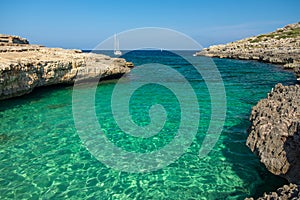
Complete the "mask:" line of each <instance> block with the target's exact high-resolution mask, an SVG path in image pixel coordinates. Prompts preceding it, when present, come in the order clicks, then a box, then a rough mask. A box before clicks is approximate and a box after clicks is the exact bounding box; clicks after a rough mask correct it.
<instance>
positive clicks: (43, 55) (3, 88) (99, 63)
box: [0, 35, 132, 99]
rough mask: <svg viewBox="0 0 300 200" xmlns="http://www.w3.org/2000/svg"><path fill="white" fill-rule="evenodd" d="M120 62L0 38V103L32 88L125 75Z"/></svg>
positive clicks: (126, 66) (127, 66) (127, 68)
mask: <svg viewBox="0 0 300 200" xmlns="http://www.w3.org/2000/svg"><path fill="white" fill-rule="evenodd" d="M131 67H132V63H127V62H126V61H125V60H124V59H122V58H110V57H109V56H105V55H100V54H93V53H82V52H81V50H65V49H61V48H46V47H43V46H39V45H29V44H28V41H27V40H26V39H23V38H20V37H16V36H7V37H4V36H3V35H0V99H7V98H11V97H15V96H21V95H23V94H27V93H29V92H31V91H32V90H33V89H34V88H36V87H40V86H46V85H53V84H60V83H67V84H71V83H73V82H74V81H75V78H76V80H78V79H79V80H81V81H83V80H87V79H93V78H100V77H101V78H107V77H112V76H117V75H122V74H125V73H128V72H129V71H130V68H131Z"/></svg>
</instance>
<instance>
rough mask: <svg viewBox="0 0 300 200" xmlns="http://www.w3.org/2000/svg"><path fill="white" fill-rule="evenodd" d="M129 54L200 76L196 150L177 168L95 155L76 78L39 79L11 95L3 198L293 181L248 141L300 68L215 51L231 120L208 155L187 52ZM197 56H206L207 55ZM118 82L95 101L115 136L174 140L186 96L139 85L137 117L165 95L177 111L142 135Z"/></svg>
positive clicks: (194, 192) (143, 195)
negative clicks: (77, 120)
mask: <svg viewBox="0 0 300 200" xmlns="http://www.w3.org/2000/svg"><path fill="white" fill-rule="evenodd" d="M187 55H191V52H188V54H187ZM124 57H125V58H126V59H127V60H130V61H133V62H134V63H135V65H136V66H137V65H141V64H143V63H151V62H159V63H164V64H167V65H170V66H172V67H173V68H174V69H176V70H177V71H178V72H180V73H181V74H183V75H184V77H185V78H186V79H187V80H188V81H189V82H190V84H191V86H192V87H193V89H194V90H195V93H196V95H197V97H198V102H199V106H200V113H201V118H200V121H199V129H198V132H197V135H196V137H195V138H194V140H193V142H192V144H191V146H190V147H189V148H188V149H187V150H186V152H185V153H184V154H183V155H182V156H181V157H180V158H179V159H178V160H176V161H175V162H174V163H172V164H170V165H168V166H167V167H164V168H162V169H160V170H157V171H152V172H148V173H128V172H121V171H118V170H115V169H111V168H108V167H107V166H106V165H104V164H102V163H101V162H99V161H98V160H97V159H96V158H94V157H93V156H92V155H91V154H90V152H89V151H88V150H87V149H86V148H85V146H84V145H83V144H82V141H81V140H80V137H79V136H78V134H77V133H76V129H75V125H74V119H73V114H72V86H53V87H46V88H39V89H36V90H35V91H34V92H33V93H31V94H29V95H26V96H23V97H22V98H15V99H10V100H6V101H1V105H0V146H1V148H0V160H1V162H0V197H1V199H243V198H245V197H248V196H258V195H261V194H262V193H263V192H265V191H271V190H274V189H276V188H277V187H279V186H281V185H282V184H284V183H285V181H284V180H283V179H281V178H279V177H276V176H273V175H272V174H270V173H269V172H268V171H267V170H266V169H265V167H264V166H263V165H262V164H260V162H259V160H258V158H257V157H256V156H255V155H253V154H252V153H251V152H250V151H249V149H248V148H247V147H246V146H245V141H246V138H247V132H246V130H247V128H248V127H249V125H250V123H249V120H248V118H249V115H250V112H251V107H252V106H253V105H255V104H256V103H257V101H258V100H259V99H261V98H264V97H266V94H267V92H269V91H270V90H271V88H272V87H274V85H275V84H276V83H278V82H282V83H284V84H286V85H287V84H292V83H294V82H295V77H294V75H293V73H292V72H288V71H283V70H282V69H281V68H280V67H277V66H274V65H270V64H264V63H258V62H254V61H238V60H230V59H214V62H215V63H216V65H217V66H218V69H219V71H220V73H221V75H222V78H223V80H224V85H225V89H226V95H227V97H226V98H227V107H228V108H227V115H226V122H225V125H224V129H223V131H222V134H221V136H220V138H219V140H218V142H217V144H216V145H215V147H214V149H213V150H212V151H211V152H210V153H209V154H208V155H207V156H206V157H204V158H199V157H198V151H199V149H200V146H201V143H202V141H203V138H204V136H205V134H206V131H207V129H208V124H209V119H210V114H211V113H210V108H211V107H210V98H209V95H207V93H208V90H207V87H206V84H205V82H204V81H203V79H202V78H201V76H200V75H199V74H198V73H197V72H196V71H195V69H193V67H192V66H190V65H189V64H188V63H186V62H185V61H184V60H182V59H181V58H179V57H177V56H175V55H173V54H170V53H167V52H160V51H138V52H131V53H128V54H126V55H124ZM190 59H192V60H193V61H195V62H205V61H206V59H207V58H202V57H195V58H193V57H191V58H190ZM208 70H209V69H208ZM135 76H136V75H135V74H134V72H133V73H130V74H128V75H127V78H126V80H127V81H124V83H122V84H131V83H133V82H134V81H135ZM115 84H116V81H115V80H111V81H104V82H102V83H101V84H100V85H99V86H98V87H97V93H96V101H95V110H96V113H97V118H98V120H99V122H100V123H101V125H102V129H103V132H104V133H105V134H106V136H107V138H109V140H110V141H111V142H113V143H114V144H115V145H117V146H119V147H121V148H123V149H125V150H127V151H134V152H141V153H144V152H151V151H155V150H158V149H160V148H162V147H163V146H164V145H166V144H168V143H169V142H170V141H171V140H172V139H173V138H174V131H176V130H177V129H178V126H179V125H178V124H179V122H180V117H179V113H180V106H179V104H178V100H177V99H176V96H174V94H172V92H171V91H170V90H168V89H167V88H165V87H162V86H159V85H157V84H148V85H145V86H143V87H141V88H139V89H138V90H137V91H136V92H135V93H134V94H133V96H132V98H131V100H130V101H131V102H130V113H131V115H132V119H133V121H134V122H135V123H136V124H138V125H140V126H143V125H146V124H148V123H149V122H150V118H149V115H148V110H149V108H150V106H151V105H153V104H156V103H160V104H161V105H163V106H164V108H165V109H166V111H167V113H168V118H167V121H166V123H165V126H164V128H163V129H162V131H161V132H160V133H159V134H158V135H157V136H154V137H151V138H146V139H145V138H135V137H131V136H128V135H127V134H125V133H123V132H122V131H121V130H120V128H119V127H118V126H117V124H116V122H115V121H114V119H113V115H112V111H111V107H110V103H111V92H112V90H113V88H114V86H115ZM87 89H88V88H87ZM83 112H84V111H83ZM191 120H192V119H191Z"/></svg>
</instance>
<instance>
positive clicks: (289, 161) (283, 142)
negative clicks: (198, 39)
mask: <svg viewBox="0 0 300 200" xmlns="http://www.w3.org/2000/svg"><path fill="white" fill-rule="evenodd" d="M196 55H197V56H209V57H219V58H232V59H243V60H257V61H261V62H268V63H273V64H280V65H283V66H284V68H287V69H293V70H294V72H295V74H296V76H297V79H298V80H300V22H298V23H296V24H290V25H287V26H285V27H284V28H279V29H277V30H276V31H274V32H271V33H268V34H263V35H259V36H254V37H250V38H246V39H243V40H239V41H236V42H231V43H228V44H225V45H215V46H211V47H209V48H205V49H203V50H202V51H200V52H197V53H196ZM250 121H251V127H250V128H249V130H248V132H249V136H248V139H247V142H246V145H247V146H248V147H249V148H250V149H251V151H252V152H254V153H255V154H256V155H257V156H258V157H259V158H260V161H261V162H262V163H263V164H264V165H265V166H266V168H267V169H268V170H269V171H270V172H271V173H273V174H275V175H279V176H282V177H284V178H285V179H287V180H288V181H289V182H290V185H284V186H283V187H281V188H279V189H277V191H276V192H272V193H270V194H264V196H263V197H260V198H258V199H261V200H262V199H300V190H299V188H300V186H299V185H300V85H298V84H296V85H291V86H283V85H282V84H277V85H276V86H275V88H274V89H272V91H271V92H270V93H269V94H268V96H267V98H266V99H262V100H260V101H259V102H258V103H257V105H256V106H254V107H253V108H252V112H251V116H250ZM249 199H253V198H249Z"/></svg>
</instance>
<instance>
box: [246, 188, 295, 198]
mask: <svg viewBox="0 0 300 200" xmlns="http://www.w3.org/2000/svg"><path fill="white" fill-rule="evenodd" d="M264 199H265V200H269V199H272V200H289V199H290V200H298V199H300V186H299V185H295V184H290V185H284V186H283V187H281V188H278V189H277V191H276V192H271V193H269V194H266V193H265V194H264V195H263V196H262V197H259V198H257V200H264ZM245 200H253V198H246V199H245Z"/></svg>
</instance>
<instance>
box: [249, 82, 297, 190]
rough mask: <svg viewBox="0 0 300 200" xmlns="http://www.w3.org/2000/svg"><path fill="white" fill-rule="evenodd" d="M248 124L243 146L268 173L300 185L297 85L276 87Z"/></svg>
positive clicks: (259, 103)
mask: <svg viewBox="0 0 300 200" xmlns="http://www.w3.org/2000/svg"><path fill="white" fill-rule="evenodd" d="M250 120H251V122H252V125H251V127H250V128H249V136H248V139H247V146H249V148H250V149H251V150H252V151H253V152H254V153H256V154H257V155H258V156H259V158H260V161H261V162H262V163H263V164H264V165H265V166H266V167H267V169H268V170H269V171H270V172H272V173H273V174H276V175H280V176H282V177H284V178H286V179H287V180H288V181H289V182H291V183H297V184H300V85H293V86H283V85H282V84H277V85H276V87H275V88H274V90H273V91H272V92H271V93H269V94H268V97H267V98H266V99H263V100H261V101H259V102H258V104H257V105H256V106H254V107H253V109H252V113H251V117H250Z"/></svg>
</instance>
